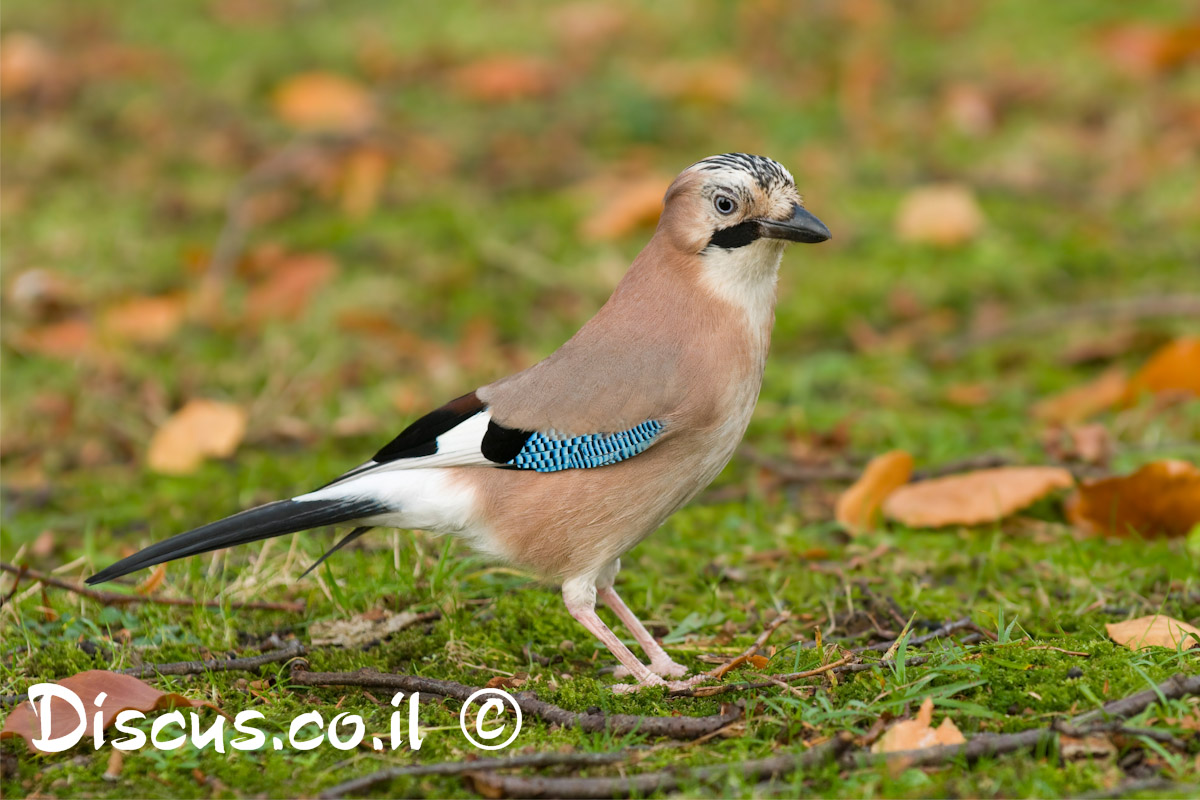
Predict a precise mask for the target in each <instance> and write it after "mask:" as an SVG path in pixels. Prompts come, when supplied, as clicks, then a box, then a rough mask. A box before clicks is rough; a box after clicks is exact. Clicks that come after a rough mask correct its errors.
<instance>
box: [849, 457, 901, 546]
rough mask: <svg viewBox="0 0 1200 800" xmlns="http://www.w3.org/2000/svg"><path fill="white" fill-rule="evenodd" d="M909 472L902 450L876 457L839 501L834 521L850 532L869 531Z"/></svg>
mask: <svg viewBox="0 0 1200 800" xmlns="http://www.w3.org/2000/svg"><path fill="white" fill-rule="evenodd" d="M912 469H913V458H912V456H911V455H909V454H908V453H906V452H905V451H903V450H892V451H891V452H888V453H884V454H883V455H879V456H875V458H873V459H871V463H869V464H867V466H866V469H864V470H863V473H862V475H860V476H859V478H858V480H857V481H855V482H854V485H853V486H851V487H850V488H849V489H847V490H846V491H844V492H842V496H841V497H839V498H838V501H837V509H836V512H835V517H836V519H837V521H838V522H839V523H840V524H841V526H842V527H843V528H845V529H846V530H848V531H849V532H850V533H862V532H864V531H866V530H869V529H870V528H871V527H872V526H874V525H875V523H876V522H877V520H878V517H879V508H880V506H882V505H883V501H884V500H886V499H887V498H888V495H890V494H891V493H892V492H894V491H895V490H896V489H898V488H900V487H901V486H903V485H904V484H906V483H908V479H909V478H910V477H912Z"/></svg>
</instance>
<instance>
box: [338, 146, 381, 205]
mask: <svg viewBox="0 0 1200 800" xmlns="http://www.w3.org/2000/svg"><path fill="white" fill-rule="evenodd" d="M390 166H391V162H390V159H388V157H387V154H386V153H384V152H383V151H382V150H380V149H379V148H377V147H359V148H357V149H356V150H355V151H354V152H353V153H351V154H350V155H349V157H347V159H346V164H345V166H344V168H343V172H342V211H343V212H345V214H346V216H348V217H350V218H351V219H362V218H363V217H365V216H367V215H368V214H370V213H371V212H372V211H374V210H375V207H376V206H377V205H379V196H380V194H381V193H382V192H383V187H384V184H385V182H386V181H387V176H388V169H389V168H390Z"/></svg>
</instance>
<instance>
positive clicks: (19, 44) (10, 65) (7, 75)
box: [0, 31, 54, 97]
mask: <svg viewBox="0 0 1200 800" xmlns="http://www.w3.org/2000/svg"><path fill="white" fill-rule="evenodd" d="M53 68H54V56H53V55H52V54H51V52H50V50H49V48H47V47H46V45H45V43H44V42H42V40H41V39H39V38H38V37H37V36H34V35H33V34H32V33H26V32H25V31H13V32H12V33H8V34H5V35H4V38H3V39H0V97H14V96H16V95H19V94H25V93H26V92H32V91H34V90H36V89H37V88H38V87H39V86H41V85H43V84H45V83H46V82H47V80H49V79H50V76H51V72H52V70H53Z"/></svg>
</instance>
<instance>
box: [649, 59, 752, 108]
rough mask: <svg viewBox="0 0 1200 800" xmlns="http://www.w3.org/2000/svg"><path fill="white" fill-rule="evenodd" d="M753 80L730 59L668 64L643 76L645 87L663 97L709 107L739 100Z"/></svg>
mask: <svg viewBox="0 0 1200 800" xmlns="http://www.w3.org/2000/svg"><path fill="white" fill-rule="evenodd" d="M749 80H750V74H749V72H747V71H746V68H745V67H744V66H743V65H742V64H741V62H739V61H736V60H733V59H730V58H715V59H704V60H701V61H690V62H666V63H662V64H659V65H656V66H655V67H654V68H653V69H652V70H650V71H648V72H647V73H646V74H645V75H644V76H643V83H644V84H645V85H646V86H648V87H649V88H650V89H651V90H653V91H654V92H655V93H657V94H659V95H660V96H663V97H668V98H671V99H673V100H683V101H686V102H692V103H699V104H709V105H719V104H724V103H730V102H733V101H734V100H737V99H738V98H739V97H741V96H742V93H743V92H744V91H745V88H746V84H747V83H748V82H749Z"/></svg>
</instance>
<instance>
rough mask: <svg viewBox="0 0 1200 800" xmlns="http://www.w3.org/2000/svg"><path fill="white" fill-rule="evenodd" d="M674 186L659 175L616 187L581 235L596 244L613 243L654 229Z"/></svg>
mask: <svg viewBox="0 0 1200 800" xmlns="http://www.w3.org/2000/svg"><path fill="white" fill-rule="evenodd" d="M670 185H671V179H670V178H665V177H661V176H659V177H649V178H643V179H641V180H632V181H628V182H625V183H623V184H622V185H620V186H619V187H615V188H613V190H612V191H611V192H610V193H609V194H608V195H607V196H606V199H605V201H604V204H603V205H602V206H601V207H600V208H599V209H597V210H596V211H595V212H594V213H593V214H592V215H591V216H590V217H588V218H587V219H585V220H584V221H583V226H582V228H581V230H580V232H581V233H582V234H583V236H584V237H585V238H587V239H590V240H592V241H613V240H614V239H620V238H621V237H623V236H627V235H628V234H630V233H633V232H634V231H636V230H638V229H639V228H644V227H645V228H648V227H650V226H651V225H653V224H654V223H655V222H657V221H658V217H659V215H660V214H661V213H662V206H663V195H665V194H666V192H667V187H668V186H670Z"/></svg>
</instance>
